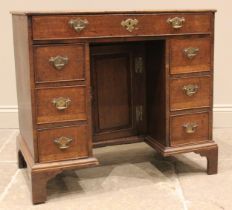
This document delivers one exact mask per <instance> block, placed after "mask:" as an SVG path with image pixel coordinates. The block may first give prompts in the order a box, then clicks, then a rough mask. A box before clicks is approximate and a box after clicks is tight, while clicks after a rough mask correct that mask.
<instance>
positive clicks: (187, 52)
mask: <svg viewBox="0 0 232 210" xmlns="http://www.w3.org/2000/svg"><path fill="white" fill-rule="evenodd" d="M199 51H200V49H199V48H196V47H188V48H185V49H184V50H183V52H184V54H185V55H186V56H187V58H189V59H192V58H194V57H195V56H196V55H197V54H198V52H199Z"/></svg>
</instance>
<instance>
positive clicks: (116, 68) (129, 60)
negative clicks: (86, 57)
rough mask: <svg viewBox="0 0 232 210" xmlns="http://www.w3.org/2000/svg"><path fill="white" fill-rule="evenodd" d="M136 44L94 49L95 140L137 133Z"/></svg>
mask: <svg viewBox="0 0 232 210" xmlns="http://www.w3.org/2000/svg"><path fill="white" fill-rule="evenodd" d="M133 48H134V47H132V46H127V45H123V46H120V45H111V46H95V47H93V49H92V75H93V78H92V79H93V92H94V95H93V116H94V136H95V138H94V140H95V141H102V140H111V139H116V138H124V137H129V136H132V135H136V134H137V131H136V119H135V118H136V116H135V114H136V111H135V104H136V103H137V98H136V93H134V92H135V91H134V85H135V84H134V77H135V76H134V74H135V73H134V71H133V68H134V62H133V61H134V55H133V54H134V53H135V52H136V51H134V50H133Z"/></svg>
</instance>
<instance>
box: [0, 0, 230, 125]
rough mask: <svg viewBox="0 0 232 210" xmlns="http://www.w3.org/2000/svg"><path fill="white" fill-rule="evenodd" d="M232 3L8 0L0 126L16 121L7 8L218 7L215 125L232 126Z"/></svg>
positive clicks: (2, 9) (1, 9)
mask: <svg viewBox="0 0 232 210" xmlns="http://www.w3.org/2000/svg"><path fill="white" fill-rule="evenodd" d="M231 6H232V3H230V1H228V0H221V1H218V0H204V1H200V0H188V1H182V0H172V1H168V0H154V1H151V0H133V1H132V0H65V1H62V0H56V1H54V0H46V1H41V0H33V1H31V0H10V1H2V2H1V5H0V26H1V32H0V49H1V50H0V62H1V63H0V64H1V68H0V69H1V76H0V128H13V127H17V126H18V122H17V98H16V87H15V72H14V53H13V37H12V22H11V15H10V14H9V11H12V10H13V11H14V10H30V11H31V10H33V11H35V10H46V11H57V10H58V11H63V10H68V11H69V10H72V11H106V10H162V9H164V10H167V9H168V10H175V9H177V10H181V9H217V10H218V12H217V13H216V34H215V79H214V82H215V83H214V107H215V108H214V126H215V127H232V93H231V92H230V91H232V79H231V78H232V70H231V65H230V62H231V61H232V56H231V55H232V53H231V50H232V41H231V40H232V39H231V37H232V27H231V19H232V12H231Z"/></svg>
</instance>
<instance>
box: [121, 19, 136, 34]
mask: <svg viewBox="0 0 232 210" xmlns="http://www.w3.org/2000/svg"><path fill="white" fill-rule="evenodd" d="M138 23H139V21H138V20H137V19H136V18H135V19H131V18H128V19H126V20H123V21H122V22H121V26H123V27H124V28H126V30H127V31H129V32H132V31H133V30H134V29H136V30H137V29H138V28H136V27H135V26H136V25H138Z"/></svg>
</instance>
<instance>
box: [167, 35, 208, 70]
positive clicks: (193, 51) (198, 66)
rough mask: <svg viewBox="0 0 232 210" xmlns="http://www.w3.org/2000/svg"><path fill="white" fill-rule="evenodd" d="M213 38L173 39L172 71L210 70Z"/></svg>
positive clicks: (171, 52) (171, 47) (171, 48)
mask: <svg viewBox="0 0 232 210" xmlns="http://www.w3.org/2000/svg"><path fill="white" fill-rule="evenodd" d="M211 53H212V52H211V39H210V38H194V39H173V40H171V45H170V73H171V74H181V73H191V72H202V71H210V68H211V63H210V60H211Z"/></svg>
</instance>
